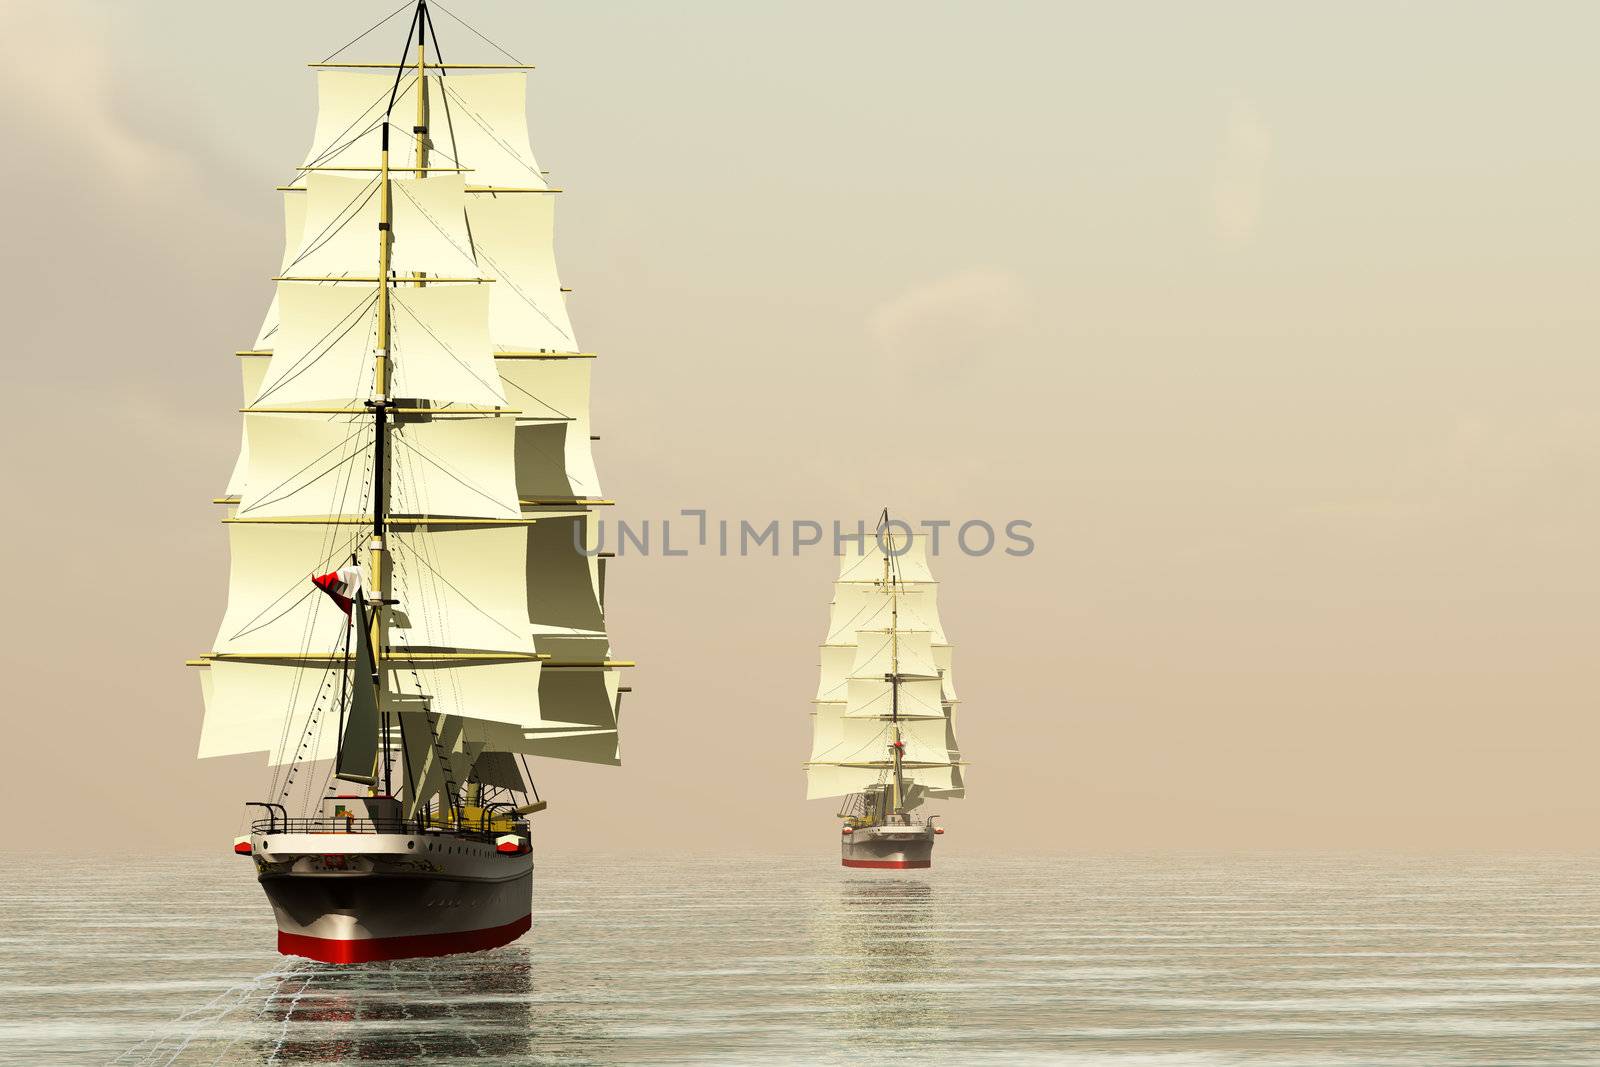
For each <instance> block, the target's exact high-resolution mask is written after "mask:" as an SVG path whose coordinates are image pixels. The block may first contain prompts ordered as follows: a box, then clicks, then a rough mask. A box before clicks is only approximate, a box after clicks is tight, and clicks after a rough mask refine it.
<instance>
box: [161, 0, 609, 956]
mask: <svg viewBox="0 0 1600 1067" xmlns="http://www.w3.org/2000/svg"><path fill="white" fill-rule="evenodd" d="M396 14H397V15H398V14H400V13H396ZM380 25H381V24H380ZM374 28H376V27H374ZM369 32H370V31H369ZM364 36H365V35H364ZM508 58H509V57H508ZM313 66H316V67H319V68H321V69H320V70H319V72H318V75H317V77H318V92H319V98H320V111H319V114H318V117H317V127H316V134H315V139H314V142H313V145H312V148H311V151H310V153H309V155H308V156H307V158H306V160H305V162H304V164H303V165H302V166H301V167H300V168H299V169H298V172H297V175H296V178H295V179H294V180H293V181H292V182H290V183H289V184H288V185H286V186H282V187H280V188H281V189H282V192H283V200H284V218H285V224H286V248H285V252H284V257H283V263H282V268H281V270H280V271H279V276H278V277H277V278H276V282H277V290H276V295H275V297H274V300H273V302H272V307H271V309H270V310H269V312H268V314H267V317H266V321H265V323H264V324H263V326H262V329H261V332H260V335H259V337H258V339H257V341H256V342H255V345H254V346H253V347H252V348H250V349H247V350H245V351H242V352H240V353H239V354H238V355H239V357H240V361H241V364H242V366H243V369H244V393H245V397H244V399H245V404H246V406H245V407H244V409H243V411H244V435H243V443H242V445H241V448H240V455H239V460H238V463H237V465H236V467H235V469H234V473H233V477H232V480H231V484H230V485H229V487H228V491H227V493H226V495H225V496H223V497H222V498H220V499H218V500H217V503H218V504H221V505H223V506H225V507H226V509H227V517H226V518H225V519H224V520H223V521H224V522H225V523H226V524H227V528H228V531H229V535H230V545H231V550H232V572H231V581H230V585H229V594H228V607H227V611H226V614H225V616H224V618H223V620H222V625H221V628H220V629H219V631H218V633H217V638H216V643H215V644H214V645H213V647H212V650H211V651H210V652H207V653H205V654H204V655H202V656H200V657H199V658H198V659H196V660H192V661H190V662H191V664H192V665H193V666H196V667H199V668H200V674H201V678H202V681H203V688H204V692H205V698H206V713H205V723H204V727H203V729H202V732H201V738H200V752H199V754H200V756H202V757H208V756H223V755H230V754H236V753H255V752H264V753H266V754H267V755H268V763H269V766H270V767H271V769H272V780H271V786H270V791H269V792H268V796H269V799H267V800H264V801H259V802H255V803H253V804H252V805H251V808H252V809H253V810H254V811H256V813H257V814H258V815H259V818H256V819H255V821H254V822H253V823H252V824H251V826H250V832H249V833H248V834H247V835H244V836H242V837H240V838H238V839H237V840H236V841H235V844H234V851H235V852H237V853H239V854H241V855H245V856H249V857H251V858H252V859H253V861H254V865H255V870H256V873H257V876H258V878H259V880H260V884H261V887H262V888H263V889H264V890H265V891H266V895H267V898H268V900H269V901H270V902H271V905H272V908H273V911H274V913H275V915H276V918H277V925H278V949H279V951H280V952H283V953H285V954H293V955H299V956H308V957H310V958H312V959H317V960H323V961H326V962H331V963H352V962H360V961H366V960H379V959H395V958H400V957H409V956H433V955H444V954H448V953H454V952H465V951H474V950H480V949H487V948H492V947H494V946H496V945H501V944H504V943H506V942H509V941H511V940H514V939H515V938H517V937H518V936H520V935H521V934H522V933H523V932H524V931H526V930H527V929H528V928H529V925H530V909H531V892H532V871H533V861H532V855H531V850H532V841H531V835H530V830H529V826H528V822H527V816H528V815H530V814H532V813H534V812H536V811H539V810H541V809H543V808H544V807H545V802H544V801H543V800H542V799H540V797H539V795H538V792H537V790H536V788H535V786H534V784H533V779H532V776H531V773H530V768H529V766H528V762H527V757H528V756H549V757H556V758H560V759H568V760H578V761H582V762H586V763H602V764H612V765H615V764H617V763H618V762H619V756H618V749H617V720H618V714H619V711H620V700H621V694H622V693H623V692H625V691H626V689H625V688H624V687H622V686H620V685H619V684H618V673H617V668H619V667H625V666H630V665H631V664H628V663H626V662H623V661H618V660H613V659H611V649H610V644H609V639H608V637H607V634H606V623H605V612H604V592H605V562H606V561H605V560H604V559H602V558H600V556H599V554H598V553H591V551H590V547H591V546H593V545H594V544H595V543H596V538H595V536H594V512H593V509H594V508H595V507H597V506H600V505H604V504H609V503H610V501H608V500H604V499H602V498H601V495H600V489H599V485H598V483H597V480H596V476H595V469H594V462H593V459H592V457H591V455H590V441H591V440H592V438H591V437H590V433H589V411H588V408H589V370H590V367H591V365H592V364H591V359H592V356H591V354H590V353H585V352H583V351H581V350H579V348H578V346H577V344H576V342H575V340H574V336H573V330H572V324H571V321H570V320H569V318H568V315H567V308H566V301H565V297H564V296H563V292H564V290H563V289H562V288H561V286H560V281H559V279H558V277H557V274H556V265H555V258H554V252H553V248H552V228H553V213H554V208H553V205H554V200H555V196H554V194H556V193H558V192H559V191H560V190H558V189H555V188H552V187H551V186H550V185H549V183H548V182H547V181H546V180H545V176H544V172H543V171H541V170H540V169H539V166H538V163H537V162H535V160H534V155H533V151H532V148H531V147H530V145H529V141H528V134H527V127H526V115H525V97H526V91H527V87H526V75H525V74H524V73H523V72H524V71H525V70H527V69H528V68H526V67H524V66H522V65H520V64H500V63H494V64H464V65H456V64H445V63H443V62H441V59H440V51H439V42H438V38H437V35H436V33H435V29H434V25H433V19H432V17H431V15H430V12H429V8H428V4H427V2H426V0H422V2H419V3H418V4H417V5H416V7H415V9H414V10H412V11H411V24H410V28H409V30H408V31H407V36H406V38H405V41H404V49H403V51H402V54H401V59H400V60H399V61H398V62H394V63H344V62H325V63H321V64H313Z"/></svg>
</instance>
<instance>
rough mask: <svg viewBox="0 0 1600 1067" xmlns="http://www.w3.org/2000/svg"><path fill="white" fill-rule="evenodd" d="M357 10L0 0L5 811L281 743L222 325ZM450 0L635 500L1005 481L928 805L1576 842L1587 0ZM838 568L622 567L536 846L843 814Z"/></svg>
mask: <svg viewBox="0 0 1600 1067" xmlns="http://www.w3.org/2000/svg"><path fill="white" fill-rule="evenodd" d="M392 6H393V5H392V4H388V3H384V2H381V0H380V2H375V3H366V2H360V3H354V2H347V3H340V4H329V3H327V2H325V0H319V2H317V3H311V2H308V0H285V2H279V3H276V4H271V5H242V4H218V3H200V2H198V0H186V2H181V3H180V2H172V3H161V4H155V3H143V4H126V3H124V4H113V3H109V2H98V3H97V2H89V0H65V2H61V3H52V4H28V5H21V4H17V5H12V7H13V8H14V10H11V11H10V12H9V16H10V17H9V19H8V26H9V27H10V28H11V30H12V32H11V34H10V41H11V45H12V47H11V48H10V49H9V50H8V51H9V56H10V58H9V60H8V62H7V63H6V64H4V65H0V84H3V91H4V94H5V97H6V99H7V100H8V101H10V104H9V105H8V107H7V108H6V114H5V118H4V119H3V121H4V123H5V127H6V129H5V140H6V142H7V146H8V153H9V163H10V165H9V166H7V167H6V168H5V171H4V177H3V178H0V182H3V183H4V187H5V193H6V195H5V198H4V199H5V202H6V204H7V215H8V221H7V240H6V242H5V244H4V248H3V255H4V264H5V266H4V271H5V278H4V290H3V291H4V294H5V295H4V301H5V306H4V309H3V310H4V316H5V319H6V323H7V326H8V336H9V338H10V343H9V344H8V345H7V346H6V349H5V352H4V354H3V356H0V374H3V375H4V387H5V390H6V395H7V400H8V404H7V411H8V417H7V418H6V420H5V423H4V426H5V430H4V432H5V435H6V442H5V448H6V465H5V469H6V473H7V480H8V482H9V483H10V484H9V488H8V494H7V495H8V498H9V499H10V500H11V501H12V515H11V519H10V521H9V522H7V523H6V524H5V526H4V528H3V534H0V536H3V538H4V542H3V544H4V548H5V559H6V566H7V572H8V575H9V579H8V582H7V587H8V593H9V600H8V605H7V606H8V608H9V610H8V611H7V612H6V614H5V617H4V622H3V623H0V626H3V627H4V633H3V635H0V637H3V640H0V650H3V654H4V657H5V661H6V667H7V675H8V684H7V687H6V688H7V698H8V699H7V704H8V711H7V716H8V720H9V736H8V742H7V746H6V747H7V748H8V750H9V751H11V752H12V753H13V756H12V759H11V760H10V761H9V766H8V768H7V773H6V774H5V775H4V776H0V782H3V786H0V789H3V790H4V792H3V794H0V797H3V801H4V804H5V810H6V811H7V812H8V813H9V815H10V817H9V818H7V819H5V820H3V822H0V847H3V846H17V845H45V844H48V845H52V846H63V845H68V846H70V845H81V846H83V847H95V848H103V847H104V841H103V840H102V839H101V838H100V837H98V836H96V834H95V833H94V832H92V831H91V830H89V829H77V827H80V826H81V825H82V824H81V823H77V822H63V821H62V819H61V818H59V817H57V816H58V815H61V816H68V817H72V818H79V817H81V816H83V815H86V814H87V815H92V816H98V817H101V818H103V819H104V821H105V822H106V823H107V824H114V825H116V826H117V827H118V828H119V830H118V833H119V836H120V834H121V830H122V829H123V828H126V827H128V826H129V825H131V820H132V817H133V816H134V815H135V814H136V813H137V814H138V815H140V816H144V817H147V818H148V820H150V821H148V822H146V821H140V822H139V823H138V824H137V825H138V834H137V838H138V845H139V846H140V847H142V848H150V847H154V846H156V845H158V844H162V843H172V844H181V845H184V846H195V847H203V848H208V849H217V850H221V849H224V848H227V847H228V845H229V842H230V841H231V837H232V835H233V833H234V832H235V828H236V826H237V824H238V821H239V814H240V809H239V804H240V802H241V801H243V800H246V799H254V798H256V797H258V796H259V795H260V794H261V793H262V792H263V790H264V788H265V785H264V783H265V778H266V774H265V772H264V770H263V769H262V767H261V765H260V758H259V757H254V758H244V757H240V758H236V759H228V760H213V761H207V762H205V763H200V762H197V761H195V760H194V758H193V753H194V751H195V747H196V741H197V738H198V731H199V724H200V715H201V702H200V694H199V686H198V682H197V679H196V677H195V674H194V671H193V670H191V669H187V668H185V667H184V666H183V660H184V659H185V657H188V656H192V655H195V654H197V653H200V652H203V651H205V650H207V649H208V648H209V647H210V642H211V639H212V637H213V636H214V634H215V632H216V627H217V623H218V620H219V619H220V616H221V612H222V607H223V601H224V596H225V580H226V556H227V547H226V539H225V536H224V532H223V527H222V526H221V525H220V524H219V523H218V521H217V520H218V519H219V518H220V517H221V515H220V510H221V509H219V508H217V507H215V506H213V505H212V504H210V503H209V501H210V499H211V498H212V497H213V496H216V495H217V494H219V493H220V492H221V491H222V488H223V485H224V482H225V480H226V477H227V474H228V471H229V469H230V467H231V465H232V462H233V457H234V454H235V451H236V449H237V446H238V440H239V429H238V426H239V423H238V420H239V415H238V414H237V411H236V409H237V407H238V406H239V398H238V389H239V382H238V368H237V366H236V362H237V361H236V360H235V358H234V357H233V356H232V352H233V351H234V350H235V349H236V348H240V347H246V346H248V345H249V344H250V343H251V341H252V340H253V338H254V335H255V330H256V327H257V325H258V324H259V322H260V319H261V315H262V312H263V310H264V308H265V306H266V303H267V300H268V298H269V296H270V289H271V283H270V282H269V281H268V279H269V277H270V276H271V274H272V273H273V272H274V269H275V268H276V266H277V263H278V257H279V252H280V246H281V242H282V226H281V222H280V218H279V209H278V194H276V193H274V192H273V191H272V186H273V185H275V184H278V183H280V182H281V181H283V180H285V179H286V178H288V177H289V176H290V175H291V174H292V168H293V166H294V164H295V163H297V162H298V161H299V160H300V159H301V157H302V155H303V153H304V150H305V147H306V145H307V143H308V142H309V139H310V134H311V129H312V122H313V118H314V107H315V100H314V81H313V77H312V75H311V74H310V73H309V72H307V71H306V69H305V68H304V65H303V64H304V63H305V62H306V61H308V60H316V59H320V58H322V57H323V56H324V55H326V54H327V53H329V52H332V51H333V50H334V49H335V48H337V47H338V46H339V45H341V44H343V43H344V42H345V41H346V40H348V39H349V38H351V37H353V36H354V35H355V34H356V33H357V32H359V31H360V30H361V29H363V28H364V27H365V26H366V25H367V24H368V23H370V22H372V21H374V20H375V19H376V18H377V17H379V16H380V15H382V14H383V13H385V12H386V11H387V10H389V9H390V8H391V7H392ZM450 6H451V7H452V9H453V10H456V11H457V12H458V13H460V14H463V15H464V16H466V17H467V18H469V19H470V20H472V21H473V22H474V23H475V24H477V25H478V26H479V27H480V28H481V29H483V30H485V31H486V32H488V33H490V34H491V35H492V36H493V37H495V38H496V39H497V40H498V41H499V42H500V43H501V44H502V45H504V46H505V47H506V48H508V49H509V50H510V51H511V52H513V53H516V54H517V55H518V56H520V57H522V58H524V59H526V60H527V61H528V62H532V63H535V64H537V65H538V68H539V69H538V70H537V71H535V72H534V73H533V74H532V75H531V83H530V84H531V104H530V116H531V125H532V129H533V136H534V145H535V148H536V149H537V151H538V152H539V156H540V161H541V163H542V165H543V166H545V167H547V168H549V169H550V170H551V171H552V178H553V180H554V181H555V182H556V183H557V184H558V185H560V186H562V187H564V188H565V189H566V190H567V191H566V192H565V193H564V194H563V195H562V197H561V199H560V202H559V205H558V238H557V239H558V248H557V251H558V256H559V259H560V263H561V267H562V273H563V281H564V284H567V285H570V286H572V287H573V288H574V290H575V291H574V293H573V294H572V302H571V307H572V312H573V317H574V321H575V323H576V325H577V328H578V331H579V335H580V337H581V339H582V341H583V343H584V347H585V348H586V349H589V350H593V351H598V352H599V353H600V354H601V355H600V359H599V361H598V363H597V366H596V371H595V380H596V385H595V396H594V414H595V432H596V433H599V434H601V435H602V437H603V440H602V441H601V442H600V443H599V444H598V445H597V446H596V447H597V459H598V462H599V465H600V473H601V478H602V482H603V484H604V485H605V487H606V490H607V495H608V496H611V497H614V498H616V499H617V500H618V501H619V506H618V507H617V508H616V509H614V511H615V513H616V514H617V515H620V516H625V517H627V518H629V519H630V520H634V521H637V520H642V519H645V518H653V519H659V518H660V517H661V516H666V515H673V514H676V513H677V511H678V509H680V508H683V507H706V508H709V509H711V511H712V513H713V516H714V517H719V516H720V517H729V518H735V519H737V518H750V519H755V520H761V521H762V522H764V521H765V520H767V519H769V518H778V519H783V520H789V519H794V518H819V519H823V520H828V519H831V518H833V517H836V516H837V517H841V518H846V519H854V518H855V517H857V516H866V515H870V514H875V513H876V512H877V511H878V509H879V508H881V507H883V506H885V505H888V506H890V507H892V508H893V509H895V511H896V512H898V513H900V514H903V515H906V516H908V517H919V518H954V519H958V520H959V519H964V518H968V517H979V518H986V519H989V520H991V521H994V522H997V523H999V522H1004V521H1005V520H1007V519H1011V518H1025V519H1028V520H1031V521H1032V522H1033V523H1034V535H1035V538H1036V540H1037V543H1038V550H1037V552H1036V553H1035V554H1034V555H1033V556H1031V557H1029V558H1026V559H1013V558H1008V557H1005V556H1000V555H995V556H989V557H986V558H980V559H974V558H966V557H963V556H961V555H959V554H957V555H953V556H952V555H948V554H947V555H945V556H944V557H942V558H941V559H940V560H939V561H937V562H936V568H937V571H938V574H939V577H940V578H941V579H942V581H943V583H944V584H943V586H942V590H941V603H942V607H943V615H944V621H945V625H946V628H947V630H948V632H949V634H950V637H951V640H952V641H953V643H954V644H955V646H956V669H957V671H958V677H959V686H960V691H961V696H962V697H963V699H964V701H965V703H964V704H963V706H962V710H961V721H960V730H961V740H962V743H963V747H964V749H965V751H966V755H967V757H968V758H969V759H970V760H971V761H972V767H971V768H970V770H969V774H968V781H969V784H970V791H971V796H970V799H968V800H966V801H964V802H948V803H943V804H941V805H938V806H937V807H936V809H934V810H940V811H942V813H943V814H944V815H945V821H946V823H947V825H948V826H949V827H950V834H949V835H948V836H947V837H945V838H944V839H943V842H942V844H941V846H940V847H941V848H942V849H950V850H973V851H982V850H999V849H1006V850H1014V849H1022V850H1027V849H1047V848H1048V849H1071V848H1084V849H1087V848H1095V849H1104V848H1130V849H1140V848H1153V847H1236V846H1237V847H1255V846H1261V847H1285V846H1306V847H1313V846H1360V845H1377V846H1403V847H1457V846H1493V847H1516V846H1538V847H1545V846H1561V847H1582V848H1589V847H1593V846H1594V844H1595V843H1596V842H1597V841H1600V780H1597V777H1596V775H1595V773H1594V770H1593V768H1594V766H1595V761H1596V758H1597V750H1600V716H1597V715H1596V693H1597V681H1600V663H1597V661H1596V656H1595V654H1594V653H1595V649H1596V647H1597V645H1600V507H1597V500H1596V496H1595V491H1594V486H1595V485H1596V480H1597V474H1600V422H1597V420H1596V418H1595V417H1594V411H1595V408H1596V405H1597V403H1600V353H1597V349H1596V341H1597V339H1600V301H1597V300H1596V299H1595V296H1594V287H1595V282H1596V275H1597V267H1600V262H1597V256H1600V253H1597V251H1596V250H1597V249H1600V193H1597V190H1600V142H1597V140H1596V138H1595V137H1594V135H1593V127H1594V116H1593V111H1594V102H1595V100H1596V99H1600V67H1597V66H1596V64H1595V63H1594V59H1593V54H1592V51H1593V49H1592V45H1593V42H1594V40H1595V39H1596V36H1597V33H1600V7H1596V6H1594V5H1592V4H1580V3H1572V4H1556V3H1547V4H1540V5H1536V6H1528V5H1510V4H1465V3H1433V4H1394V3H1385V4H1369V5H1362V4H1341V5H1322V6H1320V7H1313V6H1312V5H1303V4H1296V5H1288V4H1279V3H1260V4H1229V3H1214V4H1206V5H1198V4H1193V5H1189V4H1185V5H1180V4H1166V5H1159V4H1106V3H1081V4H1073V3H1057V2H1050V3H981V4H980V3H977V2H968V3H948V2H947V3H929V2H923V0H918V2H910V0H880V2H875V3H859V2H858V3H836V2H817V0H808V2H806V3H787V2H784V3H777V2H769V3H748V2H745V3H732V2H716V3H712V2H695V3H687V4H662V3H647V2H634V3H598V2H587V3H575V2H570V0H541V2H539V3H536V4H534V3H518V4H514V5H513V4H508V3H488V2H486V0H454V3H452V4H451V5H450ZM439 23H440V25H439V30H440V34H441V39H442V43H443V46H444V48H445V49H446V52H447V54H448V55H449V56H450V57H451V58H459V59H463V60H465V59H479V60H484V59H493V58H496V57H494V56H493V55H492V54H489V53H486V52H485V50H484V48H483V46H482V45H481V44H478V43H477V42H476V41H475V39H473V38H472V37H471V36H470V35H469V34H467V33H466V32H465V31H462V30H461V29H460V28H459V27H457V26H455V25H454V24H453V23H451V22H450V21H449V20H448V19H447V18H440V19H439ZM19 31H20V32H19ZM401 32H402V31H401V30H399V29H398V28H396V29H393V30H391V31H390V32H388V33H387V34H385V35H382V36H381V37H376V38H374V39H372V40H370V41H369V42H363V44H362V45H361V46H358V47H357V48H356V49H355V50H353V52H352V53H351V54H352V56H353V57H355V58H366V59H384V60H386V59H388V58H390V56H391V53H393V52H394V51H395V49H396V48H397V47H398V42H397V41H396V40H395V38H396V37H397V36H398V35H399V34H400V33H401ZM833 569H834V567H833V561H832V560H831V559H830V558H826V557H825V556H823V555H819V554H816V553H811V554H809V555H802V556H800V557H798V558H789V557H785V558H779V559H771V558H766V557H757V558H748V559H738V558H735V559H718V558H716V557H714V556H708V555H694V556H690V557H688V558H683V559H676V558H675V559H664V558H659V557H657V558H649V559H627V560H619V561H617V562H616V564H615V565H614V566H613V568H612V570H611V577H610V583H609V589H608V599H609V603H608V606H609V608H610V614H611V624H612V626H611V628H612V634H613V639H614V646H615V648H616V651H617V653H618V654H619V655H621V656H625V657H627V658H632V659H637V660H638V661H639V662H640V666H639V667H638V668H637V669H636V670H634V671H632V672H630V677H629V682H630V684H632V685H633V686H634V690H635V691H634V692H633V694H631V695H630V696H629V697H628V698H627V701H626V703H625V704H624V723H623V727H624V740H623V744H624V759H625V766H624V767H623V768H621V769H607V768H598V767H584V766H571V765H560V764H556V763H550V762H546V763H544V764H543V765H542V768H541V769H542V776H541V778H540V785H541V789H542V790H543V791H544V792H545V793H546V794H547V795H548V796H549V797H550V799H551V808H550V811H549V812H548V813H546V814H543V815H540V816H538V817H537V818H538V819H539V822H538V824H537V826H536V832H537V833H538V834H540V835H541V840H542V842H543V844H544V846H546V847H552V848H575V847H593V848H612V847H664V848H665V847H672V848H678V847H681V848H706V847H717V848H748V849H783V850H795V849H802V850H804V849H816V850H817V851H819V853H823V854H830V850H832V849H833V848H834V842H835V841H836V833H837V831H836V829H835V826H836V824H835V822H834V821H833V820H832V819H831V818H830V815H831V814H832V808H831V806H830V804H829V803H828V802H813V803H809V804H808V803H807V802H805V801H804V800H803V799H801V798H802V797H803V795H804V775H803V773H802V771H801V763H802V761H803V760H804V759H805V758H806V756H807V754H808V751H809V729H810V726H809V719H808V716H807V713H808V711H809V710H810V704H809V701H810V699H811V697H812V695H813V692H814V689H815V685H816V663H817V652H816V645H817V643H818V642H819V641H820V640H821V639H822V637H823V634H824V630H825V621H826V616H827V603H828V599H829V596H830V589H829V582H830V580H831V578H832V574H833ZM46 790H51V791H52V792H48V793H47V792H46ZM46 814H50V817H49V818H46V817H45V816H46ZM65 826H72V827H74V829H73V830H72V831H71V836H68V833H67V831H65V830H64V829H63V827H65ZM119 847H120V846H119Z"/></svg>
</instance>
